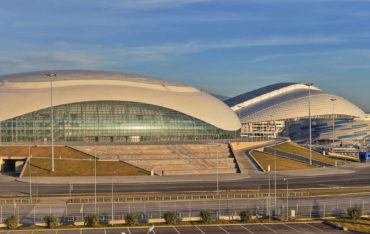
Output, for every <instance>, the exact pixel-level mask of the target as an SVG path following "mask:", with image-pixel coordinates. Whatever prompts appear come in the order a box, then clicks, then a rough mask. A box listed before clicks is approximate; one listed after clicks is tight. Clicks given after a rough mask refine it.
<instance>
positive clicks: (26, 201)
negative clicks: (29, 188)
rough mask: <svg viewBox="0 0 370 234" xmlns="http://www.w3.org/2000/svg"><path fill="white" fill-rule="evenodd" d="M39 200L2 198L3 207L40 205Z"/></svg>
mask: <svg viewBox="0 0 370 234" xmlns="http://www.w3.org/2000/svg"><path fill="white" fill-rule="evenodd" d="M38 202H39V199H34V198H33V199H30V198H0V204H1V205H10V204H33V203H38Z"/></svg>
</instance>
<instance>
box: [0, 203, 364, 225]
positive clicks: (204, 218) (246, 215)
mask: <svg viewBox="0 0 370 234" xmlns="http://www.w3.org/2000/svg"><path fill="white" fill-rule="evenodd" d="M347 214H348V216H349V217H350V218H351V219H354V220H357V219H360V218H361V215H362V210H361V209H359V208H348V209H347ZM239 215H240V220H241V221H242V222H251V221H252V216H253V213H252V211H251V210H245V211H242V212H240V214H239ZM199 216H200V221H201V222H202V223H204V224H209V223H212V222H213V221H214V220H215V219H214V217H213V215H212V213H211V212H209V211H206V210H202V211H200V212H199ZM164 219H165V222H166V224H169V225H176V224H177V223H178V222H179V221H180V218H179V216H178V214H177V213H176V212H173V211H169V212H166V213H165V214H164ZM44 221H45V223H46V225H47V227H48V228H51V229H53V228H56V227H58V226H59V225H60V224H59V222H58V219H57V218H56V217H55V216H53V215H49V216H45V217H44ZM125 221H126V223H127V224H128V225H130V226H135V225H137V224H138V223H139V217H138V215H137V214H134V213H128V214H126V216H125ZM100 223H101V220H100V216H99V215H98V214H90V215H87V216H85V218H84V224H85V226H87V227H96V226H98V225H99V224H100ZM5 224H6V226H7V228H8V229H16V228H17V227H18V226H19V220H18V217H17V216H14V215H11V216H9V217H8V218H6V220H5Z"/></svg>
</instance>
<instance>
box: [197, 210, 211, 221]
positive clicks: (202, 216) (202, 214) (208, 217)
mask: <svg viewBox="0 0 370 234" xmlns="http://www.w3.org/2000/svg"><path fill="white" fill-rule="evenodd" d="M199 216H200V219H201V220H202V223H211V222H212V214H211V213H210V212H208V211H206V210H201V211H200V212H199Z"/></svg>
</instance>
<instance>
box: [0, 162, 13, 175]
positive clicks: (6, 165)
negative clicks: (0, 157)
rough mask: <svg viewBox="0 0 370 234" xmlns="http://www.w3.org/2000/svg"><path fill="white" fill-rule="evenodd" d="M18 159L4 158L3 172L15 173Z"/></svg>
mask: <svg viewBox="0 0 370 234" xmlns="http://www.w3.org/2000/svg"><path fill="white" fill-rule="evenodd" d="M16 161H17V160H14V159H4V163H3V165H2V168H1V172H3V173H9V172H11V173H15V162H16Z"/></svg>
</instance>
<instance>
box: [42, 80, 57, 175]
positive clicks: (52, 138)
mask: <svg viewBox="0 0 370 234" xmlns="http://www.w3.org/2000/svg"><path fill="white" fill-rule="evenodd" d="M45 76H47V77H49V78H50V116H51V171H52V172H54V170H55V165H54V164H55V163H54V110H53V78H52V77H56V76H57V74H56V73H46V74H45Z"/></svg>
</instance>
